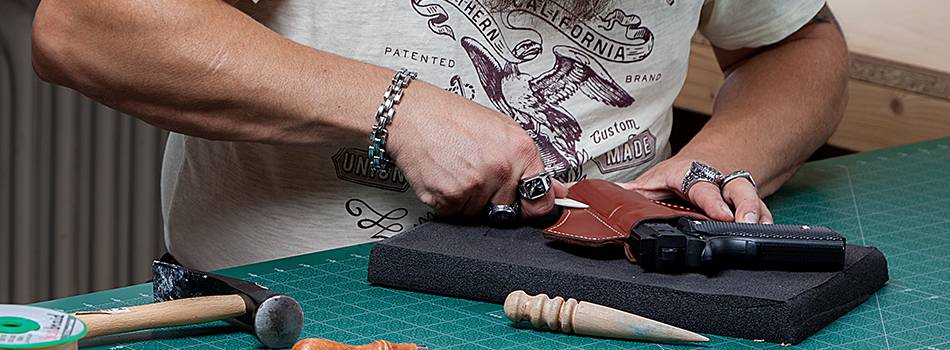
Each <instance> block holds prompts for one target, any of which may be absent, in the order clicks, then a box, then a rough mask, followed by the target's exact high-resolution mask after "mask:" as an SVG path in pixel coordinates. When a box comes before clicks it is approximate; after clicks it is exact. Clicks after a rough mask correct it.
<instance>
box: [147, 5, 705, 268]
mask: <svg viewBox="0 0 950 350" xmlns="http://www.w3.org/2000/svg"><path fill="white" fill-rule="evenodd" d="M370 4H371V5H364V4H357V3H353V2H320V3H315V2H312V1H306V0H284V1H267V0H265V1H261V2H260V3H258V4H253V3H252V2H249V1H241V2H239V3H238V4H236V6H237V7H238V8H240V9H241V10H243V11H245V12H246V13H248V14H249V15H251V16H252V17H254V18H255V19H257V20H258V21H260V22H261V23H263V24H265V25H267V26H268V27H269V28H271V29H273V30H275V31H276V32H278V33H280V34H282V35H284V36H286V37H288V38H290V39H291V40H294V41H296V42H299V43H302V44H304V45H307V46H311V47H314V48H316V49H319V50H323V51H328V52H333V53H336V54H339V55H342V56H345V57H349V58H353V59H356V60H360V61H364V62H368V63H371V64H375V65H380V66H385V67H389V68H393V69H397V68H400V67H406V68H408V69H410V70H414V71H417V72H419V79H422V80H425V81H427V82H429V83H432V84H435V85H437V86H442V87H444V88H445V89H446V90H447V91H450V92H453V93H456V94H459V95H462V96H464V97H466V98H469V99H471V100H473V101H475V102H478V103H481V104H483V105H486V106H489V107H491V108H494V109H496V110H499V111H501V112H502V113H505V114H507V115H509V116H511V117H512V118H513V119H514V120H515V121H517V122H518V123H519V124H521V125H522V127H523V128H524V129H525V130H526V132H528V133H529V134H530V135H531V136H532V137H534V139H535V141H536V143H537V144H538V147H539V150H540V151H541V155H542V158H543V160H544V161H545V164H546V166H547V167H549V168H550V169H553V170H555V171H557V172H558V176H559V178H561V179H562V180H565V181H577V180H580V179H583V178H604V179H609V180H613V181H627V180H631V179H633V178H634V177H635V176H636V175H638V174H639V173H641V172H642V171H644V170H645V169H647V168H648V167H650V166H652V165H653V164H655V163H656V162H657V161H659V160H662V159H664V158H666V157H667V156H668V154H669V148H668V143H667V140H668V138H669V134H670V127H671V111H670V108H671V105H672V103H673V100H674V99H675V97H676V95H677V93H678V92H679V90H680V87H681V86H682V83H683V80H684V79H685V75H686V68H687V60H688V55H689V41H690V38H691V37H692V35H693V33H694V32H695V30H696V28H697V25H698V21H699V16H700V10H701V7H702V5H703V3H702V2H701V1H674V0H641V1H623V2H620V1H617V2H615V6H613V7H610V8H609V9H608V10H607V11H605V12H604V13H601V14H599V15H598V18H596V19H593V20H590V21H586V22H577V21H574V20H573V16H571V15H570V13H569V12H567V11H566V10H565V9H563V8H562V7H560V6H558V5H556V4H555V3H554V2H551V1H527V0H526V1H515V2H514V6H515V8H514V10H512V11H510V12H506V13H503V14H498V13H494V14H493V13H492V12H491V11H489V10H488V9H487V8H486V7H485V6H484V5H482V4H481V3H479V2H478V1H474V0H398V1H375V2H371V3H370ZM314 83H315V84H319V83H320V82H319V81H317V80H315V81H314ZM385 88H386V87H385V86H381V87H380V97H382V93H383V91H384V90H385ZM411 89H412V88H411V86H410V88H409V91H408V92H407V93H409V94H411ZM380 101H382V98H380ZM373 112H374V111H367V115H366V118H372V117H373V116H372V113H373ZM395 122H397V123H398V108H397V116H396V121H395ZM432 127H433V128H438V127H439V126H438V125H432ZM368 133H369V130H367V135H368ZM394 137H395V136H394ZM366 146H367V145H365V144H353V145H342V144H336V145H332V146H331V145H323V146H311V147H302V146H275V145H264V144H253V143H236V142H218V141H208V140H203V139H199V138H193V137H188V136H183V135H178V134H173V135H172V136H171V138H170V140H169V145H168V149H167V150H166V161H165V165H164V171H163V189H162V196H163V209H164V214H165V221H166V242H167V244H168V246H169V250H170V251H171V252H172V253H174V254H176V255H178V256H179V259H181V260H182V261H183V262H184V263H188V264H192V265H194V266H197V267H201V268H217V267H223V266H231V265H237V264H242V263H248V262H252V261H258V260H264V259H272V258H278V257H283V256H289V255H295V254H301V253H305V252H309V251H314V250H320V249H328V248H333V247H338V246H344V245H350V244H356V243H363V242H368V241H371V240H373V239H376V238H380V237H388V236H391V235H394V234H396V233H399V232H402V231H405V230H407V229H410V228H412V227H413V226H415V225H418V224H421V223H424V222H426V221H429V220H431V219H432V213H431V211H430V210H429V209H428V208H427V207H425V206H424V205H423V204H422V203H420V202H419V201H418V200H417V199H416V198H415V197H414V195H413V192H412V190H411V189H410V188H409V185H408V182H407V181H406V179H405V177H404V176H403V175H402V173H401V172H399V171H393V172H390V173H389V174H386V175H380V174H377V173H374V172H372V171H370V169H369V160H368V158H367V155H366ZM485 151H486V152H490V151H491V150H485Z"/></svg>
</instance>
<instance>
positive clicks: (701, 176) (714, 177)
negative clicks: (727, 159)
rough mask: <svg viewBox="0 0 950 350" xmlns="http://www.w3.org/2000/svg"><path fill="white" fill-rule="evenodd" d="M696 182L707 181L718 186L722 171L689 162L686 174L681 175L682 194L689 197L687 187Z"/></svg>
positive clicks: (720, 181)
mask: <svg viewBox="0 0 950 350" xmlns="http://www.w3.org/2000/svg"><path fill="white" fill-rule="evenodd" d="M697 182H708V183H711V184H713V185H716V187H719V184H720V183H722V172H720V171H719V170H717V169H716V168H713V167H712V166H710V165H707V164H704V163H700V162H693V163H692V164H690V166H689V171H687V172H686V176H685V177H683V188H682V190H683V196H685V197H686V198H689V189H690V188H692V187H693V185H695V184H696V183H697Z"/></svg>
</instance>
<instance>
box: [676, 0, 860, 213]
mask: <svg viewBox="0 0 950 350" xmlns="http://www.w3.org/2000/svg"><path fill="white" fill-rule="evenodd" d="M715 52H716V57H717V58H718V60H719V64H720V66H721V67H722V69H723V71H724V72H725V73H726V81H725V84H724V85H723V86H722V88H721V89H720V90H719V95H718V97H717V98H716V105H715V108H714V111H713V115H712V118H711V119H710V121H709V123H707V124H706V126H705V127H704V128H703V129H702V130H701V131H700V133H699V134H697V135H696V137H695V138H693V140H692V141H691V142H690V143H689V144H688V145H686V146H685V147H684V148H683V150H682V151H681V153H680V154H679V155H678V156H684V157H687V158H695V159H703V160H708V161H709V162H711V163H713V164H717V165H718V166H720V167H721V168H722V170H723V171H725V172H728V171H733V170H736V169H747V170H749V171H750V172H751V173H752V174H753V175H754V176H755V177H756V180H757V181H758V182H759V195H760V196H763V197H764V196H766V195H769V194H771V193H773V192H775V191H776V190H777V189H778V188H779V187H780V186H781V185H782V183H784V182H785V181H786V180H787V179H788V178H789V177H790V176H791V175H792V174H793V173H794V172H795V171H796V170H797V169H798V168H799V167H800V166H801V165H802V163H803V162H804V161H805V160H806V159H807V158H808V156H809V155H810V154H811V153H812V152H814V151H815V149H817V148H818V147H819V146H821V145H822V144H823V143H824V142H825V141H826V140H827V139H828V138H829V137H830V136H831V134H832V133H833V132H834V130H835V127H836V126H837V124H838V122H839V121H840V120H841V117H842V113H843V111H844V107H845V105H846V103H847V96H846V94H845V92H846V87H847V78H848V68H847V67H848V52H847V47H846V45H845V42H844V38H843V37H842V34H841V31H840V28H839V27H838V25H837V22H836V21H835V19H834V16H833V15H832V14H831V11H830V10H829V9H828V8H827V6H826V7H825V8H823V9H822V10H821V11H820V12H819V13H818V14H817V15H816V16H815V18H814V19H813V20H812V21H811V22H810V23H809V24H807V25H805V26H804V27H803V28H802V29H800V30H799V31H798V32H797V33H795V34H794V35H792V36H790V37H789V38H787V39H785V40H783V41H781V42H779V43H777V44H775V45H771V46H768V47H765V48H761V49H742V50H735V51H729V50H723V49H718V48H716V49H715Z"/></svg>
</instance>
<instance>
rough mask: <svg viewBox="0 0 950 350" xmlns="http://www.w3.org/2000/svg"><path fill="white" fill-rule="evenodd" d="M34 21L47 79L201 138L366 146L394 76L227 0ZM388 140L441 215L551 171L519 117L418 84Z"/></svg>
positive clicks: (63, 12)
mask: <svg viewBox="0 0 950 350" xmlns="http://www.w3.org/2000/svg"><path fill="white" fill-rule="evenodd" d="M33 23H34V25H33V65H34V69H35V70H36V72H37V74H39V76H40V77H41V78H43V79H45V80H48V81H50V82H54V83H58V84H61V85H65V86H68V87H72V88H74V89H76V90H79V91H80V92H82V93H84V94H86V95H88V96H90V97H92V98H93V99H95V100H97V101H99V102H102V103H105V104H107V105H109V106H111V107H114V108H116V109H118V110H120V111H123V112H126V113H129V114H131V115H133V116H136V117H138V118H141V119H143V120H145V121H146V122H148V123H151V124H153V125H156V126H158V127H161V128H164V129H168V130H172V131H176V132H179V133H182V134H187V135H191V136H198V137H203V138H207V139H214V140H228V141H253V142H264V143H274V144H302V145H310V144H317V143H334V144H337V145H362V146H364V147H365V146H368V144H369V143H368V140H367V137H368V135H369V132H370V130H371V127H372V125H373V124H374V122H375V120H374V118H373V114H374V113H375V112H376V109H377V107H378V106H379V104H380V103H381V102H382V95H383V92H384V91H385V89H386V87H388V86H389V84H390V81H391V79H392V76H393V72H392V71H391V70H389V69H386V68H382V67H378V66H374V65H370V64H366V63H362V62H359V61H356V60H352V59H348V58H345V57H341V56H337V55H334V54H331V53H327V52H324V51H320V50H316V49H313V48H309V47H306V46H303V45H300V44H297V43H294V42H292V41H290V40H288V39H286V38H283V37H281V36H280V35H278V34H277V33H275V32H273V31H271V30H269V29H268V28H266V27H264V26H262V25H261V24H259V23H257V22H255V21H254V20H253V19H252V18H250V17H248V16H247V15H245V14H244V13H242V12H240V11H238V10H237V9H235V8H233V7H231V6H230V5H228V4H227V3H225V2H223V1H219V0H43V1H42V2H41V3H40V6H39V8H38V9H37V13H36V17H35V19H34V22H33ZM353 40H359V38H358V37H355V36H354V37H353ZM420 78H421V79H425V77H420ZM389 135H390V136H389V141H388V143H387V145H386V149H387V153H388V154H391V155H393V157H394V159H395V161H396V164H397V165H398V166H399V168H400V169H401V170H402V171H403V173H405V174H406V178H407V179H408V180H409V183H410V184H411V185H412V188H413V190H414V191H415V193H416V196H417V197H418V198H419V199H420V200H421V201H422V202H424V203H425V204H428V205H430V206H432V207H433V208H434V209H435V210H436V213H438V214H439V215H443V216H459V215H464V216H476V215H480V214H481V213H482V210H483V209H484V206H485V204H486V203H487V202H488V201H492V202H494V203H511V202H513V201H515V200H516V197H515V189H516V186H517V184H518V180H519V179H520V178H521V177H523V176H524V174H525V173H529V174H535V173H537V172H539V171H541V170H542V169H543V164H542V163H541V160H540V158H539V156H538V151H537V148H536V146H535V145H534V142H533V141H532V140H531V138H530V137H528V135H527V134H526V133H525V132H524V130H522V129H521V127H520V126H518V124H517V123H515V122H514V121H513V120H512V119H511V118H509V117H508V116H506V115H503V114H501V113H499V112H497V111H494V110H491V109H489V108H486V107H483V106H481V105H479V104H477V103H474V102H471V101H469V100H467V99H465V98H462V97H460V96H458V95H455V94H452V93H448V92H445V91H443V90H442V89H440V88H438V87H436V86H433V85H430V84H426V83H424V82H423V81H422V80H417V81H414V82H413V83H412V84H411V86H410V87H409V88H408V90H407V91H406V95H405V96H404V97H403V100H402V102H401V103H400V105H399V107H398V113H397V115H396V117H395V120H394V121H393V123H392V124H391V125H390V127H389ZM447 145H448V146H450V147H446V146H447ZM486 149H488V150H492V152H485V151H484V150H486ZM553 198H554V195H553V193H549V195H547V196H545V197H544V198H542V199H539V200H534V201H530V202H528V201H522V202H523V204H522V214H523V215H524V216H525V217H528V218H530V217H533V216H539V215H544V214H546V213H547V212H548V211H550V210H551V208H552V207H553Z"/></svg>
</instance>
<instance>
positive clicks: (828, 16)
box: [808, 4, 843, 33]
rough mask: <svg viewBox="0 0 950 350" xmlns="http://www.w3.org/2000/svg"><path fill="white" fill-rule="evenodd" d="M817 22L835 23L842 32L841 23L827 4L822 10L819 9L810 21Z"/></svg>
mask: <svg viewBox="0 0 950 350" xmlns="http://www.w3.org/2000/svg"><path fill="white" fill-rule="evenodd" d="M817 23H830V24H834V25H835V28H838V32H842V31H841V25H840V24H838V20H837V19H836V18H835V15H834V14H833V13H831V9H830V8H828V5H827V4H826V5H825V6H823V7H822V8H821V10H820V11H818V14H816V15H815V17H814V18H812V19H811V21H810V22H808V24H809V25H810V24H817ZM842 33H843V32H842Z"/></svg>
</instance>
